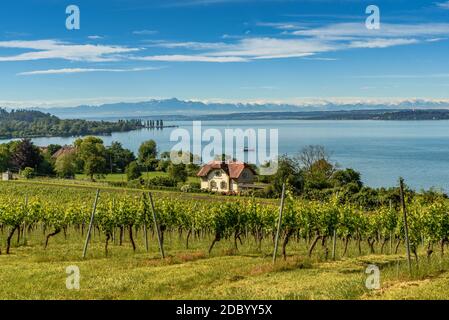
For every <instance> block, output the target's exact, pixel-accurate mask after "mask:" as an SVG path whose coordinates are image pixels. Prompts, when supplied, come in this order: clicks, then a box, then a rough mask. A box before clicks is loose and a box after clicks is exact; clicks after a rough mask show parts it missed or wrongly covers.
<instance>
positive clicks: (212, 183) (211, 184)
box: [210, 181, 217, 189]
mask: <svg viewBox="0 0 449 320" xmlns="http://www.w3.org/2000/svg"><path fill="white" fill-rule="evenodd" d="M210 188H211V189H217V183H216V182H215V181H211V182H210Z"/></svg>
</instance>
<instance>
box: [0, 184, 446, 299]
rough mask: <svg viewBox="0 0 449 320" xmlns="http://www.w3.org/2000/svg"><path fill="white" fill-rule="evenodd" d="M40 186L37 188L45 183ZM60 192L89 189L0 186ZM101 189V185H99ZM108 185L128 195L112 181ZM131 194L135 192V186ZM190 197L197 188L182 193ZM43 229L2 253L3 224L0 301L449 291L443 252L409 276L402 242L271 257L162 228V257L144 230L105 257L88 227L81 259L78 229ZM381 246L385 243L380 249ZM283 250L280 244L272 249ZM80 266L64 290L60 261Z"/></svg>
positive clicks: (296, 250)
mask: <svg viewBox="0 0 449 320" xmlns="http://www.w3.org/2000/svg"><path fill="white" fill-rule="evenodd" d="M44 185H45V190H44V191H42V190H41V189H42V186H44ZM52 188H54V190H55V191H56V190H62V189H67V190H68V191H69V192H82V194H83V196H84V195H86V201H89V202H91V201H92V198H91V197H90V198H89V199H87V196H88V195H89V196H90V194H91V193H93V190H91V187H86V186H78V187H74V186H67V185H65V186H64V185H63V184H60V185H55V184H49V183H47V184H44V183H43V182H34V183H26V182H11V183H0V190H2V192H15V193H16V195H17V198H18V201H19V199H21V198H22V196H23V194H22V193H27V194H35V195H39V194H40V193H39V192H41V193H42V192H47V193H48V192H49V191H51V190H52ZM104 192H106V191H104ZM107 192H130V191H129V190H128V191H126V190H120V189H118V188H110V189H108V191H107ZM133 192H136V191H133ZM158 196H168V197H177V196H182V194H181V193H170V192H161V193H160V194H158ZM185 196H196V195H185ZM202 197H204V198H202V199H201V200H218V201H220V200H221V201H223V199H226V200H228V201H230V200H232V198H227V197H226V198H223V197H219V196H209V195H204V196H202ZM41 228H42V227H41V226H38V227H37V228H35V229H34V230H33V231H32V232H30V233H26V238H25V239H24V238H21V239H19V240H17V237H16V236H14V238H13V240H12V248H11V254H9V255H6V254H5V252H4V248H5V247H4V243H5V238H6V235H7V230H6V228H0V241H1V246H0V247H1V248H2V255H0V266H1V267H0V283H1V286H0V299H447V298H448V297H449V294H448V293H447V288H449V258H448V257H447V254H446V256H444V257H441V256H440V254H439V252H438V253H435V254H434V255H433V256H432V258H431V260H430V261H428V260H427V259H426V258H425V257H424V252H423V250H421V252H420V254H421V255H420V259H419V262H418V263H416V262H415V261H413V273H412V275H409V273H408V269H407V264H406V260H405V254H404V252H403V248H401V250H402V251H401V250H400V251H399V254H390V249H389V248H386V249H385V253H384V254H377V255H372V254H369V248H368V246H367V245H366V244H365V243H363V246H362V255H359V253H358V248H357V245H356V242H355V241H351V243H350V246H349V251H348V255H347V256H346V257H344V258H342V251H343V243H342V242H341V241H338V242H337V250H336V260H335V261H333V260H332V259H328V260H326V258H325V253H324V250H323V248H322V247H321V246H318V247H317V250H316V251H315V253H314V255H313V257H312V258H308V257H307V248H308V246H309V243H307V242H306V241H304V240H300V241H297V240H294V239H292V241H291V242H290V243H289V246H288V250H287V252H288V256H287V259H286V260H285V261H284V260H283V259H282V257H280V256H279V258H278V260H277V262H276V263H275V264H273V263H272V258H271V255H272V252H273V241H272V240H271V239H270V238H267V239H265V240H264V241H263V245H262V246H261V248H260V249H259V248H258V247H257V246H256V244H255V243H254V241H253V239H252V238H251V237H248V238H245V237H244V238H243V244H239V245H238V250H236V249H235V248H234V243H233V241H231V240H223V241H220V242H218V243H217V244H216V246H215V247H214V249H213V251H212V253H211V254H210V255H209V254H208V248H209V246H210V243H211V241H212V239H213V237H212V235H200V236H195V237H192V239H191V241H190V242H189V249H186V246H185V238H186V235H185V234H181V235H180V234H179V233H178V232H177V231H173V232H167V234H166V238H165V246H164V248H165V251H166V254H167V257H166V258H165V259H164V260H162V259H161V258H160V255H159V250H158V246H157V240H156V238H155V237H154V235H153V232H152V231H150V232H149V251H148V252H146V250H145V246H144V241H143V232H142V230H139V231H137V232H136V233H134V239H135V241H136V245H137V249H136V252H134V251H133V249H132V247H131V243H130V241H129V238H128V235H127V233H125V237H124V239H123V243H122V245H120V244H119V240H118V239H117V238H118V236H117V235H116V237H115V239H114V241H111V243H110V245H109V254H108V256H107V257H106V255H105V249H104V240H105V236H104V235H103V234H100V233H99V232H98V231H95V233H94V234H93V237H92V241H91V245H90V247H89V249H88V254H87V257H86V258H85V259H82V258H81V256H82V251H83V244H84V236H85V235H84V236H83V235H82V234H81V233H80V232H78V231H75V230H71V229H69V230H68V232H67V235H66V236H65V235H64V233H63V232H61V233H60V234H58V235H57V236H55V237H53V238H50V241H49V246H48V248H47V249H44V242H45V234H48V233H49V232H50V231H51V230H47V231H46V232H45V231H44V230H42V229H41ZM387 247H388V246H387ZM279 252H280V250H279ZM370 264H374V265H376V266H378V267H379V268H380V281H381V288H380V290H368V289H367V288H366V287H365V281H366V279H367V277H368V274H366V273H365V270H366V268H367V266H368V265H370ZM69 266H77V267H79V269H80V273H81V282H80V289H79V290H68V289H67V288H66V278H67V274H66V268H67V267H69Z"/></svg>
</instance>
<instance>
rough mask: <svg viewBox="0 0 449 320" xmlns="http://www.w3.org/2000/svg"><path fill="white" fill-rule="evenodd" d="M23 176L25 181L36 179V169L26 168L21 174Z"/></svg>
mask: <svg viewBox="0 0 449 320" xmlns="http://www.w3.org/2000/svg"><path fill="white" fill-rule="evenodd" d="M20 174H21V176H22V177H23V178H25V179H32V178H33V177H34V169H33V168H30V167H26V168H25V169H23V170H22V171H21V172H20Z"/></svg>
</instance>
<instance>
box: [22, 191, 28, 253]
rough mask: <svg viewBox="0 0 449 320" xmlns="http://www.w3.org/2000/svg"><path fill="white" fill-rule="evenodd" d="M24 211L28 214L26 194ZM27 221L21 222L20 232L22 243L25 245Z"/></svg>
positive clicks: (26, 196)
mask: <svg viewBox="0 0 449 320" xmlns="http://www.w3.org/2000/svg"><path fill="white" fill-rule="evenodd" d="M25 212H26V214H27V215H28V195H25ZM26 230H27V223H26V221H25V222H24V223H23V232H22V238H23V243H24V244H25V245H26V243H27V231H26Z"/></svg>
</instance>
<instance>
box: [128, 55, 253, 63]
mask: <svg viewBox="0 0 449 320" xmlns="http://www.w3.org/2000/svg"><path fill="white" fill-rule="evenodd" d="M135 59H136V60H141V61H164V62H219V63H225V62H247V61H249V60H248V59H245V58H241V57H226V56H216V57H212V56H202V55H182V54H175V55H158V56H145V57H135Z"/></svg>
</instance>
